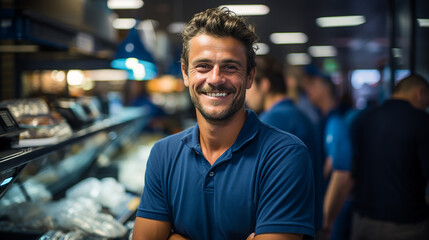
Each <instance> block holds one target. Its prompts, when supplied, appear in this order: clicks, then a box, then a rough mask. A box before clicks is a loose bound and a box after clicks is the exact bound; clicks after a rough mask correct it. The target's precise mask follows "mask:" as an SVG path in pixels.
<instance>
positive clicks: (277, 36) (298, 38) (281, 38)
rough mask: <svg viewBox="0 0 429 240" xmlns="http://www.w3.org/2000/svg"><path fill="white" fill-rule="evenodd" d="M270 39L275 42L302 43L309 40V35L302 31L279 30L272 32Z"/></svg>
mask: <svg viewBox="0 0 429 240" xmlns="http://www.w3.org/2000/svg"><path fill="white" fill-rule="evenodd" d="M270 40H271V42H273V43H275V44H302V43H306V42H307V41H308V37H307V35H306V34H305V33H301V32H282V33H280V32H279V33H272V34H271V35H270Z"/></svg>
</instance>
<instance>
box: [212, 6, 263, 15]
mask: <svg viewBox="0 0 429 240" xmlns="http://www.w3.org/2000/svg"><path fill="white" fill-rule="evenodd" d="M224 7H226V8H228V9H229V10H231V11H232V12H234V13H235V14H237V15H242V16H258V15H267V14H268V13H269V12H270V8H269V7H268V6H267V5H263V4H243V5H221V6H219V8H220V9H221V8H224Z"/></svg>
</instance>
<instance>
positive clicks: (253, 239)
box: [246, 233, 303, 240]
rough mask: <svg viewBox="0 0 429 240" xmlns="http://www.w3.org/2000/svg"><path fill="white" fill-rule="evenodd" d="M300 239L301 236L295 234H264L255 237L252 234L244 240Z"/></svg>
mask: <svg viewBox="0 0 429 240" xmlns="http://www.w3.org/2000/svg"><path fill="white" fill-rule="evenodd" d="M302 237H303V236H302V234H295V233H264V234H259V235H257V236H255V234H254V233H252V234H250V235H249V236H248V237H247V239H246V240H264V239H265V240H301V239H302Z"/></svg>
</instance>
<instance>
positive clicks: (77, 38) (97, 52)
mask: <svg viewBox="0 0 429 240" xmlns="http://www.w3.org/2000/svg"><path fill="white" fill-rule="evenodd" d="M0 20H1V21H2V26H1V31H0V39H2V40H14V41H19V42H22V43H34V44H37V45H40V46H46V47H50V48H52V49H57V50H72V51H74V52H77V53H81V54H84V55H91V56H94V57H102V58H106V57H107V58H111V57H112V56H113V53H114V51H115V50H116V46H117V43H115V42H113V41H112V40H110V39H105V38H103V37H100V36H97V35H96V34H95V33H94V32H93V31H91V30H88V29H78V28H76V27H74V26H70V25H68V24H65V23H62V22H60V21H58V20H54V19H52V18H49V17H47V16H44V15H42V14H39V13H37V12H35V11H31V10H19V9H1V10H0Z"/></svg>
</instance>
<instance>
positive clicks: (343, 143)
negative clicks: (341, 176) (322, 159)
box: [325, 117, 352, 171]
mask: <svg viewBox="0 0 429 240" xmlns="http://www.w3.org/2000/svg"><path fill="white" fill-rule="evenodd" d="M325 149H326V153H327V154H328V156H330V157H332V168H333V170H345V171H351V169H352V146H351V139H350V134H349V129H348V128H347V126H346V125H345V123H344V121H343V120H342V119H341V118H340V117H333V118H332V119H331V120H330V121H329V122H328V124H327V126H326V134H325Z"/></svg>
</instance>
